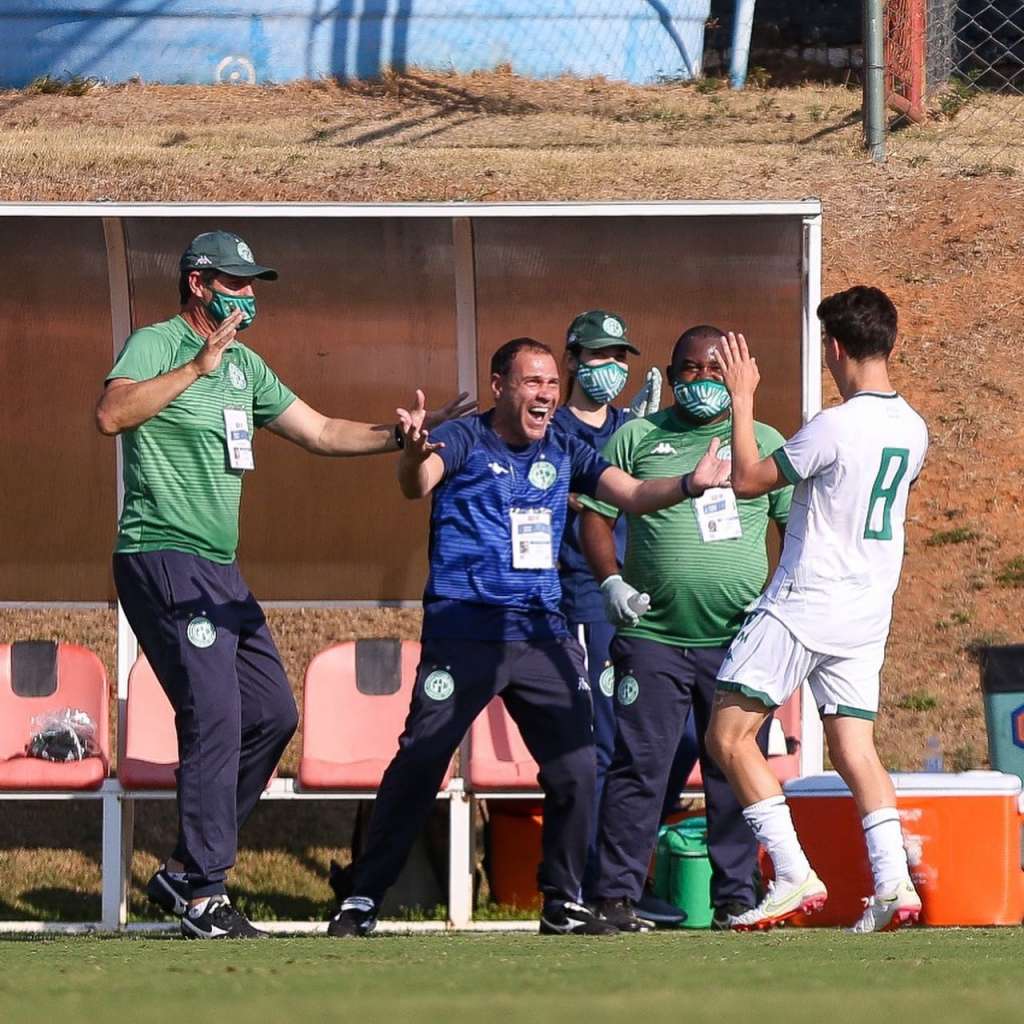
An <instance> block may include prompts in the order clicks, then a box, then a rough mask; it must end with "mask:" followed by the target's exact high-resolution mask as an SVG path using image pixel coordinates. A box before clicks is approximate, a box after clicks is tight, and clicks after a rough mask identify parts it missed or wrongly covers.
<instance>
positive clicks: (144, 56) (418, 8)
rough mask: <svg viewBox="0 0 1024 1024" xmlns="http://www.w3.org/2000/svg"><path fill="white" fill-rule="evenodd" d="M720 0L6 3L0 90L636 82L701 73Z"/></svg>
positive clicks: (0, 13)
mask: <svg viewBox="0 0 1024 1024" xmlns="http://www.w3.org/2000/svg"><path fill="white" fill-rule="evenodd" d="M709 7H710V0H544V2H543V3H541V2H538V0H340V2H333V0H332V2H330V3H328V2H324V0H216V2H210V0H118V2H115V3H111V2H110V0H0V39H3V44H4V56H3V59H2V60H0V86H8V87H18V86H24V85H27V84H28V83H29V82H31V81H32V80H33V79H35V78H38V77H40V76H42V75H53V76H61V75H82V76H95V77H97V78H102V79H106V80H109V81H125V80H127V79H129V78H131V77H132V76H135V75H137V76H139V77H141V78H142V79H143V80H144V81H159V82H171V83H175V82H197V83H205V82H218V81H240V82H271V81H273V82H284V81H289V80H293V79H301V78H316V77H319V76H321V75H333V76H337V77H340V78H367V77H373V76H375V75H378V74H379V73H380V72H381V70H382V69H384V68H389V67H391V68H396V69H399V70H401V69H404V68H406V67H408V66H418V67H422V68H428V69H434V70H444V69H449V68H451V69H455V70H458V71H472V70H477V69H488V68H494V67H496V66H497V65H501V64H508V65H510V66H511V67H512V69H513V70H514V71H516V72H517V73H520V74H523V75H530V76H535V77H540V78H545V77H550V76H554V75H558V74H563V73H571V74H576V75H583V76H589V75H606V76H607V77H609V78H612V79H618V80H623V81H630V82H654V81H658V80H659V78H663V77H669V78H679V77H686V76H687V75H688V74H689V73H690V72H691V71H695V72H699V70H700V66H701V55H702V51H703V34H704V23H705V21H706V19H707V16H708V13H709Z"/></svg>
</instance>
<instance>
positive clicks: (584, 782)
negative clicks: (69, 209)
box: [328, 338, 729, 936]
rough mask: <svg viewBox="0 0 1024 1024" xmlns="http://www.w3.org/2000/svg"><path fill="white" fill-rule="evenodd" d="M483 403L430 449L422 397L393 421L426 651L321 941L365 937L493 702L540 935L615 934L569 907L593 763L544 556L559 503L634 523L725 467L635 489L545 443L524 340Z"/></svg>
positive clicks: (604, 467) (564, 445)
mask: <svg viewBox="0 0 1024 1024" xmlns="http://www.w3.org/2000/svg"><path fill="white" fill-rule="evenodd" d="M491 391H492V393H493V395H494V403H495V404H494V409H493V410H491V411H490V412H487V413H483V414H481V415H476V416H472V417H469V418H467V419H465V420H462V421H460V422H459V423H457V424H454V423H453V424H450V425H448V426H445V427H444V428H442V429H439V430H437V431H435V432H434V433H433V434H431V435H430V436H429V437H428V435H427V431H425V430H424V429H423V416H424V408H423V396H422V393H418V394H417V400H418V401H417V407H416V408H415V409H413V410H412V411H411V412H407V411H405V410H399V417H400V421H401V425H402V435H403V440H404V449H403V452H402V455H401V458H400V460H399V468H398V479H399V484H400V486H401V489H402V493H403V494H404V495H405V496H406V497H407V498H413V499H415V498H423V497H426V495H428V494H431V493H433V508H432V511H431V520H430V549H429V550H430V576H429V579H428V580H427V587H426V591H425V593H424V596H423V636H422V642H423V652H422V658H421V661H420V665H419V669H418V671H417V678H416V686H415V689H414V691H413V697H412V703H411V707H410V711H409V717H408V719H407V720H406V724H405V731H404V732H403V734H402V737H401V739H400V741H399V749H398V753H397V754H396V755H395V758H394V760H393V761H392V762H391V764H390V765H389V767H388V770H387V771H386V772H385V774H384V778H383V780H382V781H381V786H380V790H379V791H378V794H377V800H376V803H375V805H374V810H373V816H372V818H371V820H370V826H369V832H368V836H367V842H366V848H365V850H364V852H363V855H362V856H361V857H360V858H359V859H358V860H357V861H356V862H355V864H354V865H353V866H352V893H353V894H352V895H351V896H350V897H348V898H347V899H345V900H343V901H342V903H341V905H340V907H339V908H338V910H337V912H336V913H335V914H334V916H333V917H332V918H331V922H330V925H329V926H328V934H330V935H333V936H353V935H366V934H368V933H369V932H371V931H372V930H373V928H374V926H375V924H376V914H377V907H378V906H379V905H380V901H381V899H382V897H383V895H384V893H385V892H386V890H387V889H388V887H389V886H391V885H392V883H393V882H394V881H395V879H396V878H397V877H398V874H399V872H400V870H401V868H402V865H403V864H404V862H405V860H406V857H407V856H408V853H409V850H410V848H411V846H412V844H413V842H414V841H415V838H416V836H417V835H418V833H419V832H420V830H421V829H422V827H423V825H424V823H425V821H426V819H427V816H428V815H429V813H430V809H431V807H432V806H433V803H434V799H435V797H436V795H437V790H438V787H439V786H440V784H441V780H442V778H443V776H444V772H445V769H446V767H447V765H448V762H449V760H450V759H451V757H452V755H453V754H454V753H455V750H456V749H457V747H458V745H459V743H460V742H461V740H462V737H463V736H464V735H465V733H466V730H467V729H468V728H469V726H470V724H471V723H472V721H473V719H474V718H476V716H477V715H478V714H479V713H480V712H481V711H482V710H483V709H484V708H485V707H486V706H487V704H488V703H489V702H490V700H491V698H492V697H494V696H495V695H497V694H500V695H501V697H502V700H504V702H505V706H506V707H507V709H508V711H509V714H510V715H511V716H512V718H513V719H514V720H515V722H516V724H517V725H518V726H519V729H520V732H521V733H522V735H523V739H524V741H525V742H526V745H527V747H528V748H529V750H530V753H531V754H532V756H533V757H534V759H535V760H536V761H537V763H538V764H539V766H540V774H539V779H540V784H541V787H542V788H543V790H544V794H545V808H544V835H543V861H542V863H541V865H540V870H539V872H538V883H539V886H540V889H541V892H542V893H543V896H544V909H543V911H542V913H541V922H540V930H541V932H542V933H544V934H571V933H576V934H585V935H595V934H596V935H603V934H609V933H612V932H615V931H617V929H616V928H615V926H614V925H611V924H610V923H609V922H607V921H605V920H602V919H601V918H599V917H597V916H596V915H595V914H593V913H592V912H591V911H590V910H588V909H587V908H586V907H585V906H583V905H582V904H581V903H580V902H579V898H580V882H581V877H582V873H583V866H584V862H585V860H586V855H587V845H588V841H589V839H590V833H591V826H592V817H593V799H594V778H595V760H594V738H593V725H592V718H593V711H592V707H591V701H590V688H589V686H588V684H587V679H586V669H585V666H584V661H583V652H582V650H581V648H580V646H579V644H578V642H577V641H576V640H574V639H573V638H572V637H570V635H569V632H568V629H567V627H566V623H565V619H564V617H563V616H562V614H561V612H560V611H559V601H560V598H561V591H560V587H559V582H558V572H557V569H556V566H555V553H556V552H557V550H558V547H559V544H560V542H561V539H562V534H563V531H564V529H565V518H566V509H567V498H568V495H569V493H570V492H573V493H578V494H586V495H590V496H596V497H597V498H599V499H601V500H604V501H608V502H614V503H615V504H616V505H617V506H618V507H620V508H625V509H627V510H629V511H630V512H632V513H634V514H636V515H643V514H645V513H647V512H652V511H655V510H656V509H660V508H667V507H668V506H670V505H674V504H677V503H678V502H681V501H685V500H686V499H687V498H688V497H694V496H697V495H700V494H702V493H703V492H704V490H706V489H707V488H708V487H714V486H717V485H719V484H720V483H722V482H723V481H724V478H725V477H726V476H727V475H728V466H729V464H728V463H727V462H722V461H721V460H719V459H718V458H717V455H716V452H717V448H718V446H717V444H713V445H712V447H711V448H710V449H709V451H708V455H707V456H706V457H705V458H704V459H702V460H701V461H700V463H699V464H698V465H697V467H696V469H695V470H694V471H693V473H689V474H687V475H686V476H684V477H672V478H665V479H659V480H647V481H644V482H642V483H641V482H640V481H638V480H634V479H633V478H632V477H631V476H629V475H628V474H626V473H624V472H623V471H622V470H620V469H617V468H616V467H614V466H610V465H609V464H608V463H607V462H606V461H605V460H604V459H602V458H601V456H600V455H599V454H598V453H597V452H596V451H594V449H593V448H591V447H590V446H589V445H587V444H585V443H583V442H581V441H580V440H579V439H578V438H574V437H571V436H567V435H565V434H563V433H561V432H554V431H552V432H549V430H548V426H549V424H550V422H551V418H552V416H553V415H554V412H555V408H556V406H557V405H558V365H557V363H556V362H555V358H554V355H553V354H552V352H551V349H549V348H548V346H547V345H544V344H542V343H541V342H539V341H534V340H533V339H532V338H516V339H514V340H513V341H510V342H507V343H506V344H505V345H503V346H502V347H501V348H499V349H498V351H497V352H495V354H494V356H493V358H492V360H491ZM451 427H455V428H456V429H451Z"/></svg>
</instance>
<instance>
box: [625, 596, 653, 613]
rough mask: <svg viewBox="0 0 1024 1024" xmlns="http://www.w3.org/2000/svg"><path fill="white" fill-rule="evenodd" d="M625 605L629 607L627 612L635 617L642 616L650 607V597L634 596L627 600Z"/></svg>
mask: <svg viewBox="0 0 1024 1024" xmlns="http://www.w3.org/2000/svg"><path fill="white" fill-rule="evenodd" d="M626 604H628V605H629V610H630V611H631V612H632V613H633V614H634V615H636V616H640V615H643V613H644V612H645V611H647V609H648V608H650V607H651V595H650V594H634V595H633V596H632V597H630V598H628V599H627V601H626Z"/></svg>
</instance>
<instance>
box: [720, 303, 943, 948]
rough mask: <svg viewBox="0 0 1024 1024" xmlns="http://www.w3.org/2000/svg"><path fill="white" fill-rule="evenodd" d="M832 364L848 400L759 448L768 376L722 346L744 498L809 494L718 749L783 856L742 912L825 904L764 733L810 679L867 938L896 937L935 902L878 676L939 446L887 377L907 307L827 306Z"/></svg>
mask: <svg viewBox="0 0 1024 1024" xmlns="http://www.w3.org/2000/svg"><path fill="white" fill-rule="evenodd" d="M817 312H818V318H819V319H820V320H821V323H822V336H823V341H824V350H825V363H826V365H827V366H828V369H829V371H830V373H831V374H832V377H833V379H834V380H835V382H836V385H837V386H838V388H839V392H840V394H841V395H842V398H843V402H842V404H841V405H837V406H835V407H833V408H830V409H825V410H823V411H822V412H820V413H818V415H817V416H815V417H814V418H813V419H812V420H811V421H810V422H809V423H807V424H806V425H805V426H804V427H803V428H802V429H801V430H799V431H798V432H797V433H796V434H795V435H794V436H793V437H792V438H791V439H790V440H789V441H787V442H786V444H785V445H784V446H783V447H782V448H780V449H779V450H778V451H776V452H775V453H774V454H773V455H771V456H768V457H767V458H763V459H762V458H760V457H759V455H758V452H757V446H756V443H755V440H754V412H753V410H754V392H755V390H756V389H757V383H758V379H759V375H758V370H757V363H756V361H755V360H754V359H752V358H751V356H750V354H749V352H748V350H747V345H746V341H745V340H744V338H743V336H742V335H739V336H738V337H736V336H734V335H732V334H730V335H729V337H727V338H723V339H722V341H721V342H720V344H719V346H718V353H719V356H718V358H719V361H720V363H721V365H722V369H723V374H724V380H725V384H726V386H727V387H728V388H729V391H730V393H731V394H732V405H733V425H732V487H733V490H734V491H735V492H736V496H737V497H739V498H753V497H757V496H758V495H761V494H766V493H768V492H769V491H773V490H775V489H776V488H778V487H780V486H783V485H784V484H786V483H787V482H788V483H792V484H794V485H795V487H796V490H795V491H794V494H793V506H792V510H791V511H790V517H789V525H788V527H787V529H786V539H785V544H784V546H783V551H782V557H781V561H780V563H779V567H778V569H777V570H776V572H775V575H774V576H773V578H772V580H771V583H770V584H769V585H768V588H767V589H766V590H765V592H764V594H763V595H762V596H761V597H760V598H759V599H758V601H757V603H756V605H755V606H754V608H753V610H752V613H751V615H750V616H749V618H748V619H747V621H746V622H745V623H744V626H743V629H742V630H741V631H740V633H739V635H738V636H737V637H736V639H735V640H734V641H733V643H732V646H731V648H730V649H729V653H728V655H727V657H726V659H725V662H724V663H723V665H722V668H721V670H720V671H719V675H718V691H717V692H716V694H715V707H714V710H713V712H712V717H711V722H710V725H709V727H708V733H707V747H708V750H709V751H710V752H711V755H712V756H713V757H714V758H715V759H716V760H717V761H718V763H719V764H720V765H721V767H722V769H723V771H724V772H725V774H726V775H727V776H728V778H729V781H730V783H731V784H732V787H733V789H734V791H735V792H736V794H737V795H738V796H739V798H740V802H741V804H742V805H743V808H744V810H743V815H744V817H745V818H746V820H747V822H748V823H749V824H750V827H751V829H752V830H753V832H754V834H755V835H756V836H757V838H758V840H759V841H760V842H761V844H762V845H763V846H764V847H765V849H766V850H767V852H768V855H769V856H770V857H771V860H772V865H773V867H774V869H775V882H774V884H773V885H772V886H771V887H770V889H769V891H768V894H767V895H766V897H765V899H764V900H763V901H762V903H761V904H760V905H759V906H757V907H755V908H754V909H753V910H750V911H748V912H747V913H745V914H742V915H739V916H737V917H736V918H735V919H734V920H732V921H731V922H730V924H731V925H732V927H734V928H736V929H737V930H751V929H763V928H769V927H771V926H772V925H775V924H779V923H780V922H782V921H785V920H787V919H789V918H791V917H794V916H795V915H797V914H799V913H802V912H803V913H807V912H810V911H814V910H820V909H821V907H822V906H823V905H824V903H825V900H826V898H827V896H828V893H827V892H826V889H825V886H824V885H823V884H822V882H821V880H820V879H819V878H818V876H817V875H816V874H815V873H814V871H813V870H812V869H811V866H810V864H809V863H808V861H807V858H806V856H805V855H804V852H803V850H802V849H801V847H800V842H799V840H798V839H797V835H796V831H795V830H794V828H793V822H792V819H791V817H790V813H789V808H788V806H787V804H786V800H785V797H784V796H783V795H782V790H781V788H780V786H779V784H778V782H777V781H776V779H775V776H774V775H773V773H772V772H771V770H770V769H769V767H768V764H767V762H766V761H765V759H764V756H763V755H762V754H761V751H760V750H759V749H758V747H757V744H756V743H755V742H754V737H755V735H756V734H757V730H758V729H759V728H760V726H761V723H762V722H763V721H764V719H765V716H766V715H767V714H768V713H769V712H770V710H771V709H772V708H775V707H777V706H778V705H780V704H783V703H784V702H785V701H786V700H787V699H788V698H789V696H790V695H791V694H792V693H793V692H794V691H795V690H797V689H798V688H799V686H800V684H801V683H803V682H804V681H805V680H806V681H807V682H808V684H809V686H810V690H811V693H812V694H813V696H814V699H815V701H816V702H817V704H818V707H819V710H820V713H821V715H822V720H823V723H824V730H825V737H826V739H827V742H828V749H829V754H830V755H831V758H832V763H833V764H834V765H835V767H836V769H837V770H838V772H839V774H840V775H841V776H842V777H843V779H844V781H845V782H846V784H847V785H848V786H849V787H850V792H851V793H852V795H853V799H854V801H855V803H856V805H857V809H858V812H859V814H860V816H861V820H862V823H863V827H864V835H865V839H866V842H867V849H868V857H869V860H870V862H871V872H872V875H873V878H874V883H875V892H874V894H873V895H872V896H871V897H869V898H867V899H866V900H865V909H864V914H863V916H862V917H861V919H860V920H859V921H858V922H857V923H856V924H855V925H854V927H853V931H855V932H875V931H888V930H891V929H893V928H898V927H899V926H900V925H902V924H907V923H913V922H914V921H916V920H917V918H918V916H919V915H920V912H921V900H920V898H919V897H918V894H917V892H916V890H915V889H914V885H913V882H912V881H911V879H910V872H909V869H908V866H907V857H906V852H905V851H904V848H903V836H902V831H901V829H900V820H899V814H898V813H897V810H896V792H895V789H894V788H893V784H892V779H891V778H890V777H889V775H888V773H887V772H886V770H885V769H884V768H883V766H882V763H881V761H880V760H879V758H878V753H877V752H876V750H875V742H874V719H875V716H876V714H877V711H878V690H879V672H880V670H881V667H882V662H883V660H884V657H885V642H886V639H887V637H888V634H889V625H890V621H891V617H892V599H893V594H894V592H895V590H896V587H897V585H898V584H899V578H900V570H901V567H902V564H903V544H904V522H905V519H906V509H907V496H908V493H909V491H910V487H911V485H912V484H913V482H914V481H915V480H916V479H917V476H918V474H919V473H920V472H921V467H922V465H923V463H924V458H925V453H926V452H927V449H928V430H927V427H926V426H925V423H924V420H923V419H921V417H920V416H919V415H918V414H917V413H916V412H914V410H913V409H912V408H911V407H910V406H909V405H908V404H907V402H905V401H904V400H903V398H901V397H900V396H899V395H898V394H897V393H896V392H895V391H894V390H893V388H892V385H891V384H890V382H889V372H888V359H889V353H890V352H891V351H892V347H893V343H894V342H895V339H896V307H895V306H894V305H893V304H892V302H891V301H890V299H889V298H888V296H886V294H885V293H884V292H882V291H880V290H879V289H877V288H868V287H863V286H859V287H856V288H850V289H848V290H847V291H844V292H839V293H838V294H836V295H832V296H830V297H829V298H827V299H825V300H824V301H823V302H822V303H821V305H820V306H819V307H818V311H817Z"/></svg>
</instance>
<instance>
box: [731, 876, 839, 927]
mask: <svg viewBox="0 0 1024 1024" xmlns="http://www.w3.org/2000/svg"><path fill="white" fill-rule="evenodd" d="M827 899H828V889H826V888H825V883H824V882H822V880H821V879H820V878H819V877H818V876H817V875H816V874H815V873H814V872H813V871H811V872H809V873H808V875H807V877H806V878H805V879H804V880H803V881H802V882H801V883H800V884H799V885H793V884H791V883H790V884H788V885H777V884H776V883H775V882H769V883H768V894H767V895H766V896H765V898H764V899H763V900H761V902H760V903H759V904H758V905H757V906H756V907H754V909H753V910H748V911H747V912H746V913H745V914H739V915H738V916H736V917H730V919H729V927H730V928H731V929H732V931H735V932H760V931H767V930H768V929H769V928H774V927H775V926H776V925H778V924H782V923H783V922H785V921H788V920H790V919H791V918H794V917H796V916H797V915H798V914H815V913H817V912H818V911H819V910H821V909H822V908H823V907H824V906H825V901H826V900H827Z"/></svg>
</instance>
